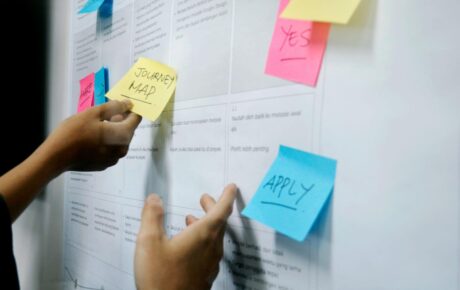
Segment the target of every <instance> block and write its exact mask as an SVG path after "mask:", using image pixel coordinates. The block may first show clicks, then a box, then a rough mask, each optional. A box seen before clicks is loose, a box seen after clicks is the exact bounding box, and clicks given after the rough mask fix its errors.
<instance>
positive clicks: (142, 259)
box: [134, 184, 237, 290]
mask: <svg viewBox="0 0 460 290" xmlns="http://www.w3.org/2000/svg"><path fill="white" fill-rule="evenodd" d="M236 193H237V188H236V186H235V185H233V184H231V185H228V186H227V187H225V189H224V192H223V193H222V195H221V197H220V199H219V201H218V202H217V203H216V202H215V201H214V199H213V198H212V197H211V196H209V195H207V194H205V195H203V196H202V197H201V200H200V203H201V206H202V207H203V209H204V211H205V212H206V215H205V216H204V217H203V218H201V219H198V218H196V217H194V216H191V215H189V216H187V217H186V224H187V227H186V228H185V229H184V230H183V231H182V232H181V233H179V234H178V235H176V236H174V237H173V238H171V239H168V238H167V236H166V234H165V229H164V226H163V221H164V209H163V206H162V202H161V199H160V198H159V197H158V196H157V195H155V194H152V195H150V196H149V197H148V198H147V201H146V203H145V206H144V209H143V211H142V222H141V228H140V231H139V234H138V237H137V242H136V254H135V258H134V272H135V279H136V286H137V289H138V290H203V289H210V288H211V286H212V283H213V281H214V279H215V278H216V277H217V274H218V273H219V262H220V260H221V258H222V255H223V237H224V234H225V228H226V222H227V219H228V217H229V216H230V214H231V212H232V208H233V202H234V200H235V197H236Z"/></svg>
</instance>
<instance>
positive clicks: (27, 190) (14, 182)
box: [0, 142, 65, 221]
mask: <svg viewBox="0 0 460 290" xmlns="http://www.w3.org/2000/svg"><path fill="white" fill-rule="evenodd" d="M52 152H53V151H52V150H50V148H48V144H47V143H46V142H45V143H44V144H42V145H41V146H40V147H39V148H38V149H37V150H36V151H35V152H34V153H33V154H32V155H30V156H29V158H27V159H26V160H25V161H23V162H22V163H21V164H19V165H18V166H16V167H15V168H13V169H12V170H10V171H9V172H7V173H6V174H4V175H3V176H2V177H0V193H2V194H3V196H4V198H5V201H6V203H7V205H8V208H9V210H10V215H11V220H12V221H14V220H16V218H17V217H18V216H19V215H20V214H21V213H22V212H23V211H24V209H25V208H26V207H27V206H28V205H29V203H30V202H31V201H32V200H33V199H34V198H35V196H36V195H37V193H39V192H40V191H41V189H42V188H43V187H44V186H45V185H46V184H47V183H48V182H49V181H50V180H51V179H53V178H54V177H56V176H57V175H59V174H60V173H61V172H63V171H64V169H65V166H63V164H62V162H61V161H60V160H58V157H57V156H56V155H53V153H52Z"/></svg>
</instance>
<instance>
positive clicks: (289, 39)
mask: <svg viewBox="0 0 460 290" xmlns="http://www.w3.org/2000/svg"><path fill="white" fill-rule="evenodd" d="M288 4H289V0H281V3H280V8H279V11H278V20H277V21H276V25H275V31H274V33H273V38H272V42H271V45H270V51H269V54H268V59H267V64H266V67H265V73H266V74H269V75H272V76H276V77H279V78H282V79H286V80H290V81H294V82H298V83H303V84H307V85H310V86H316V82H317V81H318V75H319V72H320V70H321V64H322V62H323V56H324V52H325V50H326V45H327V38H328V36H329V29H330V26H331V25H330V24H328V23H319V22H311V21H303V20H302V21H301V20H291V19H284V18H280V14H281V13H282V12H283V10H284V9H285V8H286V6H287V5H288Z"/></svg>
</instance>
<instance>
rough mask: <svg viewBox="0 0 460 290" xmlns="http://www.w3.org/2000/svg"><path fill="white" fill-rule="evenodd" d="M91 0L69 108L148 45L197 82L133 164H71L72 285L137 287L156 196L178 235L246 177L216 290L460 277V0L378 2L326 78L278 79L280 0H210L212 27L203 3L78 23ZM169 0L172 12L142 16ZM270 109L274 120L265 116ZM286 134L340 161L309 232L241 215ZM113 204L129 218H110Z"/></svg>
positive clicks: (337, 44) (349, 31)
mask: <svg viewBox="0 0 460 290" xmlns="http://www.w3.org/2000/svg"><path fill="white" fill-rule="evenodd" d="M83 2H84V1H82V0H78V1H74V2H72V5H71V6H72V10H71V15H73V16H72V22H71V25H70V29H69V35H70V36H69V37H70V47H71V54H70V64H69V65H70V73H69V92H70V93H69V94H68V95H69V101H68V103H69V104H70V106H69V109H68V110H67V107H63V108H62V110H64V111H67V112H68V113H72V112H74V111H75V110H76V101H77V96H78V86H77V84H78V80H79V79H80V78H82V77H83V76H84V75H85V74H87V73H89V72H91V71H96V70H97V69H98V68H99V67H100V66H102V65H105V66H107V67H108V68H109V70H110V82H111V85H113V83H114V82H116V81H117V80H118V79H119V78H121V76H122V75H123V73H124V72H125V71H126V70H127V68H128V67H129V66H130V65H131V64H132V63H133V61H134V60H135V58H136V57H137V56H139V55H145V56H147V57H151V58H154V59H158V60H160V61H163V62H165V63H168V64H170V65H172V66H174V67H176V68H177V70H178V74H179V87H178V89H177V94H176V100H175V102H174V104H173V105H171V106H170V107H169V108H168V109H167V111H166V113H165V114H164V117H163V118H162V120H160V122H159V123H150V122H146V121H144V122H143V123H142V124H141V126H140V129H139V130H138V131H137V132H136V137H135V139H134V140H133V144H132V145H131V149H132V150H131V151H130V154H128V158H127V159H126V160H124V161H122V162H120V164H118V165H117V166H116V167H114V168H111V169H109V170H107V171H106V172H103V173H91V174H89V175H88V174H81V173H69V174H68V175H67V176H66V182H65V185H63V186H62V189H63V191H65V202H64V210H65V215H64V216H63V224H64V234H63V238H62V241H61V243H62V257H63V261H62V265H61V264H60V270H61V274H62V276H61V279H62V280H63V281H64V284H65V285H66V286H67V287H69V289H73V288H72V287H73V286H74V283H72V281H73V280H76V279H78V281H79V283H81V285H82V286H88V287H96V288H98V287H104V289H134V288H133V284H132V276H131V275H132V269H131V268H132V263H131V259H132V250H133V247H134V244H133V239H134V234H133V233H135V231H136V229H137V224H136V215H138V212H139V209H140V207H141V206H142V198H143V197H144V196H145V194H146V193H148V192H150V191H154V192H157V193H159V194H162V195H163V198H164V199H165V200H166V203H167V204H168V208H167V211H168V218H167V228H168V230H169V232H170V234H174V233H175V231H177V230H178V229H180V224H181V223H182V224H183V216H184V215H185V214H187V213H190V212H193V213H198V212H199V211H198V209H199V206H198V196H199V195H200V194H201V193H202V192H204V191H206V192H209V193H211V194H214V195H218V194H219V192H220V190H221V187H222V186H223V185H224V184H225V183H226V182H229V181H234V182H236V183H237V184H238V185H239V186H240V188H241V191H242V197H241V199H240V201H239V202H238V204H237V207H236V211H235V214H234V216H232V218H231V219H230V221H229V224H230V227H229V228H230V231H229V234H228V235H227V236H226V239H225V243H226V246H225V250H226V251H225V252H226V253H225V259H224V261H223V263H222V267H221V269H222V270H221V275H220V276H219V278H218V280H217V281H216V284H215V287H214V289H337V290H338V289H340V290H343V289H353V290H355V289H363V290H364V289H404V290H406V289H456V290H458V289H460V265H459V263H460V262H459V261H460V222H459V221H460V198H459V193H460V184H459V180H460V179H459V177H460V116H459V113H458V108H460V98H459V92H460V57H459V56H458V51H460V50H459V49H460V39H459V38H458V37H456V35H457V34H458V32H457V31H456V30H457V27H459V25H460V20H459V19H458V17H457V15H456V14H457V13H456V12H458V11H460V3H459V2H458V1H454V0H443V1H438V2H428V1H415V0H410V1H404V2H403V3H402V2H401V1H377V0H368V1H363V3H361V5H360V7H359V8H358V11H357V13H356V15H355V16H354V17H353V19H352V21H351V23H350V24H349V25H347V26H334V27H333V29H332V31H331V35H330V38H329V44H328V49H327V53H326V58H325V62H324V66H323V70H322V73H321V76H320V80H319V84H318V86H317V88H309V87H305V86H300V85H294V84H291V83H288V82H285V81H282V80H278V79H275V78H271V77H268V76H265V75H264V74H263V68H264V64H265V58H266V53H267V50H268V44H269V41H270V37H271V34H272V29H273V24H274V21H275V16H276V9H277V6H278V1H275V0H270V1H267V0H246V1H238V0H234V1H230V0H228V1H227V0H225V1H224V0H222V1H217V0H214V1H209V3H210V4H209V5H214V4H219V3H220V4H221V5H217V6H216V7H218V8H215V9H214V10H211V9H209V11H211V12H212V11H214V12H217V15H218V16H216V17H212V16H210V17H209V19H208V20H203V21H201V23H198V24H197V23H195V22H194V21H193V20H191V18H190V17H188V18H187V14H186V13H187V9H186V8H187V5H190V4H191V3H198V2H199V1H165V0H164V1H154V0H149V1H147V0H135V1H133V2H131V1H115V4H116V5H115V11H114V15H113V18H112V19H111V20H110V22H107V21H105V20H97V19H96V17H93V16H89V17H88V16H87V17H77V16H76V13H75V12H76V11H77V9H78V7H79V6H81V5H82V4H83ZM149 5H150V6H149ZM152 5H160V6H159V8H158V9H160V10H161V11H162V13H161V14H160V15H156V14H155V15H156V16H155V17H156V18H155V17H146V18H142V16H141V15H142V11H148V9H149V8H148V7H153V6H152ZM206 5H207V4H206ZM209 11H208V13H211V12H209ZM174 13H178V14H179V15H180V14H181V13H185V14H182V16H183V17H182V18H180V16H175V15H177V14H174ZM202 13H204V12H202ZM150 15H153V14H150ZM197 15H198V14H197ZM147 18H149V20H147ZM152 19H156V20H152ZM143 21H147V22H145V23H148V21H155V22H157V23H167V24H165V25H164V26H161V27H155V25H154V24H153V23H150V24H151V25H150V26H149V27H151V28H152V29H154V30H155V29H159V30H155V31H150V32H148V33H149V35H156V39H155V40H151V39H150V40H149V41H150V42H149V41H145V42H144V41H142V40H143V39H144V40H145V36H142V31H143V30H142V25H143V24H142V23H143ZM168 22H169V23H168ZM55 25H57V24H55ZM187 25H188V26H187ZM149 43H151V44H153V45H152V46H149ZM144 48H146V49H147V50H145V51H143V49H144ZM85 57H86V58H85ZM82 59H83V60H82ZM284 112H289V113H295V114H292V115H293V116H296V117H295V118H282V117H279V116H282V113H284ZM260 113H264V114H265V113H267V114H269V115H270V116H273V118H267V119H265V120H260V122H255V121H254V120H253V119H254V118H255V116H256V115H257V114H260ZM241 115H242V116H243V117H242V118H243V119H239V118H241V117H240V116H241ZM251 116H252V117H251ZM246 117H247V119H246ZM222 132H223V133H222ZM280 143H283V144H286V145H291V146H293V147H297V148H300V149H304V150H307V151H310V152H315V153H319V154H322V155H325V156H329V157H333V158H335V159H337V160H338V170H337V178H336V184H335V191H334V195H333V198H332V200H331V203H330V204H329V206H328V208H327V209H326V211H325V212H324V213H323V215H322V216H321V218H320V220H319V221H318V223H317V225H316V227H315V229H314V231H313V233H312V234H311V235H310V237H309V238H308V239H307V241H305V242H304V243H300V244H299V243H297V242H294V241H291V240H289V239H287V238H285V237H283V236H281V235H278V234H276V233H274V232H273V231H272V230H271V229H269V228H266V227H264V226H263V225H260V224H257V223H255V222H252V221H248V220H244V219H242V218H241V217H240V216H239V215H238V212H239V211H240V210H241V209H242V207H243V206H244V204H245V203H247V202H248V200H249V199H250V197H251V195H252V194H253V193H254V191H255V188H256V186H257V185H258V184H257V182H258V181H260V180H261V177H262V176H263V174H264V170H266V168H267V167H268V166H269V164H270V162H271V161H272V160H273V158H274V156H275V155H276V150H275V148H276V147H277V145H279V144H280ZM203 148H205V149H203ZM206 148H209V149H206ZM202 150H205V151H203V152H202ZM206 150H208V151H206ZM245 150H246V151H245ZM206 154H208V155H206ZM209 154H210V155H209ZM209 156H212V158H211V157H209ZM142 158H144V159H142ZM139 160H140V161H139ZM142 160H143V161H142ZM210 160H211V161H210ZM248 161H250V162H248ZM198 162H201V164H200V165H201V167H200V166H197V164H199V163H198ZM197 167H199V168H201V169H202V170H197ZM203 167H206V168H205V169H203ZM132 176H137V177H139V179H138V180H137V181H133V179H132ZM187 177H189V178H187ZM139 180H140V181H139ZM184 192H186V193H188V195H187V196H185V197H184V195H183V193H184ZM72 205H73V207H76V208H80V212H81V210H82V208H85V207H86V208H88V209H89V212H87V214H88V217H90V218H91V219H92V220H91V222H92V223H93V224H92V225H93V226H88V227H86V228H85V227H84V226H81V225H80V226H79V225H76V224H75V223H77V222H73V223H72V222H71V217H72V214H73V213H74V212H73V211H72ZM95 216H99V219H101V218H102V219H105V220H110V219H111V220H112V222H113V224H116V225H119V230H118V231H115V230H113V228H112V232H110V230H106V233H104V231H103V230H101V229H99V230H96V229H95V226H94V224H99V225H101V222H100V220H98V219H97V218H95ZM137 221H138V220H137ZM80 222H81V220H80ZM113 224H108V225H105V226H106V227H110V226H113ZM107 231H108V232H110V233H107ZM109 235H110V236H111V237H112V238H109V237H108V236H109ZM108 241H110V242H111V244H112V245H114V246H113V247H105V249H104V247H103V245H107V244H108ZM254 261H255V262H254ZM19 262H20V261H19ZM19 262H18V263H19ZM70 277H71V278H70ZM130 277H131V278H130ZM72 279H73V280H72ZM117 287H118V288H117Z"/></svg>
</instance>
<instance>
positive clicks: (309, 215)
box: [242, 145, 337, 242]
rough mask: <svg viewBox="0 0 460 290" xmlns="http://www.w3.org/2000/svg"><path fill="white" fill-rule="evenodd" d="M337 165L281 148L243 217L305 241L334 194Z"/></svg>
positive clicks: (331, 161) (318, 157) (315, 156)
mask: <svg viewBox="0 0 460 290" xmlns="http://www.w3.org/2000/svg"><path fill="white" fill-rule="evenodd" d="M336 164H337V162H336V161H335V160H332V159H328V158H325V157H321V156H319V155H314V154H311V153H307V152H303V151H300V150H296V149H293V148H290V147H286V146H282V145H281V146H280V149H279V153H278V156H277V158H276V160H275V161H274V162H273V164H272V166H271V167H270V169H269V171H268V173H267V174H266V175H265V177H264V179H263V181H262V183H261V184H260V186H259V188H258V189H257V192H256V193H255V195H254V197H253V198H252V200H251V202H250V203H249V204H248V206H247V207H246V208H245V209H244V210H243V212H242V214H243V215H244V216H246V217H249V218H252V219H255V220H257V221H259V222H261V223H263V224H265V225H267V226H270V227H272V228H274V229H275V230H277V231H278V232H280V233H282V234H285V235H287V236H289V237H291V238H293V239H295V240H297V241H299V242H300V241H303V240H304V239H305V238H306V237H307V235H308V233H309V232H310V230H311V228H312V226H313V224H314V223H315V221H316V219H317V217H318V215H319V214H320V212H321V210H322V208H323V207H324V205H325V204H326V202H327V200H328V199H329V196H330V195H331V193H332V190H333V188H334V180H335V170H336Z"/></svg>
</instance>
